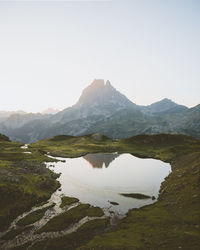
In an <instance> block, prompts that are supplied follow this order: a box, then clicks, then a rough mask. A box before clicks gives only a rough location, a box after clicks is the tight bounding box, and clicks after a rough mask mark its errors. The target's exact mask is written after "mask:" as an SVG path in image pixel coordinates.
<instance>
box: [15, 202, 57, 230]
mask: <svg viewBox="0 0 200 250" xmlns="http://www.w3.org/2000/svg"><path fill="white" fill-rule="evenodd" d="M54 205H55V204H52V205H50V206H47V207H44V208H41V209H38V210H36V211H34V212H32V213H30V214H28V215H27V216H25V217H23V218H22V219H20V220H19V221H18V222H17V225H19V226H26V225H29V224H33V223H34V222H36V221H38V220H40V219H41V218H42V217H43V216H44V214H45V212H46V211H47V210H48V209H49V208H51V207H53V206H54Z"/></svg>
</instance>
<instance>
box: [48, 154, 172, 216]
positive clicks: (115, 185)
mask: <svg viewBox="0 0 200 250" xmlns="http://www.w3.org/2000/svg"><path fill="white" fill-rule="evenodd" d="M56 159H59V160H65V162H57V163H55V162H54V163H47V166H48V167H49V168H50V169H51V170H53V171H54V172H56V173H61V175H60V177H59V179H58V180H59V182H60V183H61V191H60V194H64V195H66V196H72V197H76V198H78V199H79V200H80V202H83V203H89V204H91V205H94V206H99V207H101V208H105V209H107V210H108V211H109V212H110V211H113V212H115V213H118V214H121V215H124V214H125V213H127V211H128V210H129V209H131V208H139V207H142V206H144V205H147V204H151V203H154V202H155V201H156V199H157V197H158V193H159V189H160V185H161V183H162V182H163V180H164V178H165V177H166V176H168V175H169V173H170V172H171V166H170V164H169V163H165V162H162V161H160V160H155V159H142V158H138V157H135V156H133V155H131V154H127V153H125V154H118V153H97V154H87V155H85V156H83V157H78V158H60V157H56ZM52 165H54V167H52ZM130 193H131V194H132V193H134V194H135V193H136V194H138V193H139V194H144V195H147V196H150V198H145V199H141V198H137V199H136V198H132V197H125V196H123V195H122V194H130ZM153 196H154V197H155V198H156V199H152V198H151V197H153ZM113 202H114V203H113ZM112 203H113V204H112Z"/></svg>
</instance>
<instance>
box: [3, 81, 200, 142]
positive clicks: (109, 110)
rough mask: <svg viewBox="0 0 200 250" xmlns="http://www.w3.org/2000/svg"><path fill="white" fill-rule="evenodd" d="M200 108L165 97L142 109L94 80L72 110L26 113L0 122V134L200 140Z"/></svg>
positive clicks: (14, 136) (16, 137)
mask: <svg viewBox="0 0 200 250" xmlns="http://www.w3.org/2000/svg"><path fill="white" fill-rule="evenodd" d="M199 107H200V105H197V106H196V107H193V108H191V109H190V108H187V107H186V106H184V105H179V104H177V103H175V102H173V101H172V100H170V99H167V98H164V99H162V100H160V101H158V102H155V103H153V104H151V105H147V106H140V105H136V104H135V103H133V102H132V101H130V100H129V99H128V98H127V97H126V96H125V95H123V94H121V93H120V92H119V91H118V90H116V89H115V88H114V87H113V86H112V85H111V83H110V82H109V81H106V82H104V80H103V79H95V80H94V81H93V82H92V83H91V84H90V85H89V86H88V87H86V88H85V89H84V90H83V91H82V94H81V96H80V98H79V99H78V101H77V102H76V103H75V104H74V105H73V106H71V107H68V108H66V109H64V110H62V111H60V112H57V113H56V114H41V113H37V114H25V115H17V116H13V117H12V116H11V117H8V118H7V119H6V120H4V121H2V122H0V133H3V134H5V135H7V136H8V137H10V138H11V139H12V140H17V141H20V142H26V143H29V142H34V141H37V140H40V139H44V138H48V137H52V136H55V135H59V134H67V135H73V136H79V135H84V134H89V133H102V134H105V135H106V136H109V137H112V138H123V137H130V136H134V135H137V134H156V133H183V134H187V135H192V136H193V137H197V138H200V121H199V119H200V118H199V117H200V115H199V114H200V113H199Z"/></svg>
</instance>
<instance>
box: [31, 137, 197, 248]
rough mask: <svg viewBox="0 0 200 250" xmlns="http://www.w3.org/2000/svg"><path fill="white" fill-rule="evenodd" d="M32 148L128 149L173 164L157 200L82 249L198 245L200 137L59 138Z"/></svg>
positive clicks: (75, 151)
mask: <svg viewBox="0 0 200 250" xmlns="http://www.w3.org/2000/svg"><path fill="white" fill-rule="evenodd" d="M32 147H33V149H34V147H39V148H40V149H41V150H44V151H46V152H48V151H49V152H50V153H51V154H54V155H60V156H68V157H75V156H80V155H83V154H86V153H88V152H108V151H110V152H111V151H118V152H121V153H123V152H129V153H132V154H133V155H139V156H142V157H151V158H156V159H161V160H163V161H166V162H170V163H171V165H172V168H173V172H172V173H171V174H170V175H169V177H167V178H166V180H165V182H164V183H163V184H162V187H161V190H160V196H159V201H158V202H157V203H155V204H153V205H149V206H146V207H143V208H141V209H133V210H132V211H130V212H129V214H128V216H127V217H126V218H125V219H123V220H122V221H121V223H120V224H119V226H118V227H117V228H116V229H115V230H113V231H112V232H108V233H105V234H103V235H100V236H96V237H95V238H94V239H93V240H91V241H90V242H89V243H87V244H86V245H85V246H82V247H81V248H82V249H199V247H200V237H199V226H200V225H199V224H200V223H199V221H200V213H199V205H200V197H199V188H200V179H199V167H200V141H198V140H195V139H193V138H191V137H187V136H182V135H164V134H160V135H150V136H148V135H140V136H135V137H132V138H130V139H123V140H119V141H112V140H110V139H107V138H102V140H94V138H93V137H92V136H84V137H65V136H60V137H54V138H53V139H48V140H42V141H39V142H37V143H35V144H32Z"/></svg>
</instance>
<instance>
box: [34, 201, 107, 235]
mask: <svg viewBox="0 0 200 250" xmlns="http://www.w3.org/2000/svg"><path fill="white" fill-rule="evenodd" d="M103 214H104V213H103V211H102V210H101V209H100V208H98V207H93V206H90V205H89V204H80V205H78V206H77V207H75V208H72V209H70V210H68V211H66V212H64V213H61V214H59V215H57V216H55V217H53V218H52V219H51V220H50V221H48V222H47V224H46V225H44V226H43V227H42V228H40V229H39V230H38V232H37V233H41V232H54V231H61V230H64V229H66V228H67V227H69V226H70V225H72V224H74V223H76V222H78V221H79V220H80V219H82V218H84V217H85V216H90V217H98V216H102V215H103Z"/></svg>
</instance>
